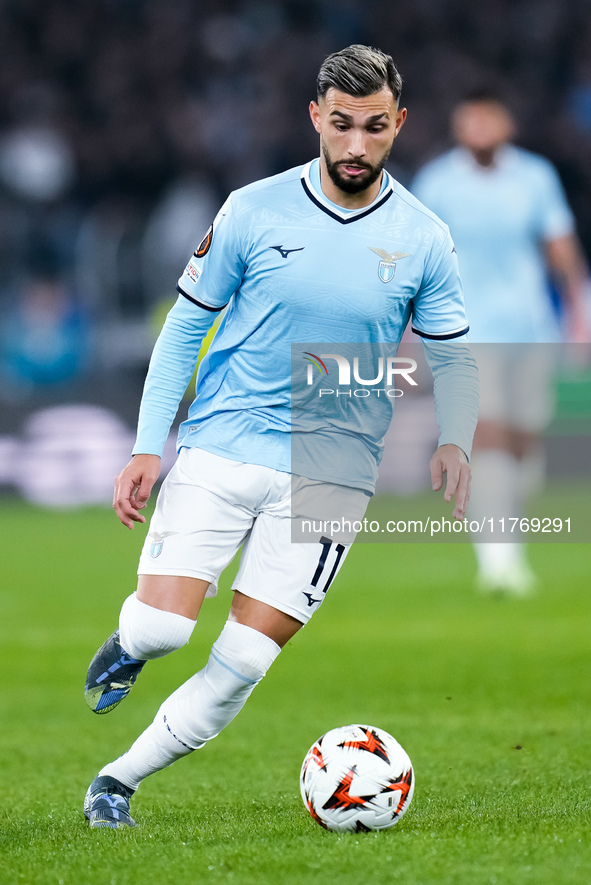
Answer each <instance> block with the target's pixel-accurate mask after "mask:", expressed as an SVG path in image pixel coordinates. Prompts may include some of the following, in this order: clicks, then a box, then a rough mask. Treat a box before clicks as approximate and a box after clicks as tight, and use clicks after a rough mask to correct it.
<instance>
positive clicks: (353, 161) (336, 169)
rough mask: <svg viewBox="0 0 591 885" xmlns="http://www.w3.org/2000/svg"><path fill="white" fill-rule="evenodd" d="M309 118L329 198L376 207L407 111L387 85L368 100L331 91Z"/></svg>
mask: <svg viewBox="0 0 591 885" xmlns="http://www.w3.org/2000/svg"><path fill="white" fill-rule="evenodd" d="M310 116H311V118H312V123H313V124H314V128H315V129H316V131H317V132H318V133H319V134H320V146H321V150H322V155H321V159H320V162H321V173H322V188H323V190H324V192H325V193H326V195H327V196H328V197H329V198H330V199H332V200H333V201H334V202H336V203H338V204H342V205H355V204H356V205H367V204H369V203H371V201H372V200H373V199H375V197H376V196H377V193H378V191H379V187H380V183H381V173H382V169H383V168H384V164H385V163H386V160H387V159H388V157H389V155H390V149H391V147H392V142H393V141H394V139H395V138H396V136H397V135H398V133H399V131H400V128H401V127H402V124H403V123H404V120H405V119H406V108H401V109H398V108H397V106H396V102H395V100H394V96H393V95H392V92H391V91H390V90H389V89H388V88H387V87H386V86H385V87H384V88H383V89H381V90H380V92H374V93H373V94H372V95H367V96H363V97H357V96H354V95H348V94H347V93H345V92H340V91H339V90H338V89H334V88H331V89H329V90H328V92H327V93H326V95H325V96H324V97H323V98H321V99H320V100H319V102H318V103H316V102H315V101H313V102H311V103H310Z"/></svg>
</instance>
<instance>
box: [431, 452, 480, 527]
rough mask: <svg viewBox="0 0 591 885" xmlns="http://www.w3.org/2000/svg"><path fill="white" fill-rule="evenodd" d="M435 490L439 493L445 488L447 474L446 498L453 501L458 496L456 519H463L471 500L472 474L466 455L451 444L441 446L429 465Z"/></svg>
mask: <svg viewBox="0 0 591 885" xmlns="http://www.w3.org/2000/svg"><path fill="white" fill-rule="evenodd" d="M429 466H430V468H431V483H432V485H433V490H434V491H435V492H438V491H439V489H440V488H441V487H442V486H443V474H444V473H445V474H447V481H446V484H445V493H444V496H443V497H444V498H445V500H446V501H451V499H452V498H453V496H454V495H455V496H456V506H455V507H454V511H453V517H454V519H463V518H464V516H465V515H466V507H467V506H468V501H469V500H470V481H471V478H472V473H471V471H470V465H469V464H468V459H467V458H466V455H465V453H464V452H463V451H462V449H460V448H459V447H458V446H454V445H452V444H451V443H449V444H447V445H445V446H439V448H438V449H437V451H436V452H435V454H434V455H433V457H432V458H431V462H430V464H429Z"/></svg>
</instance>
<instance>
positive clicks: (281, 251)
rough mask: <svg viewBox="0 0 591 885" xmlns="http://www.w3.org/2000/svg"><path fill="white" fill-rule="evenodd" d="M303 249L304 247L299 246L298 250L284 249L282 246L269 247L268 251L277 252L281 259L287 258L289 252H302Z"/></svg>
mask: <svg viewBox="0 0 591 885" xmlns="http://www.w3.org/2000/svg"><path fill="white" fill-rule="evenodd" d="M305 248H306V247H305V246H300V247H299V249H284V248H283V246H269V249H275V251H276V252H279V254H280V255H281V257H282V258H287V256H288V255H289V254H290V253H291V252H303V251H304V249H305Z"/></svg>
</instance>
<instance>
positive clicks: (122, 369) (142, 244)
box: [0, 0, 591, 432]
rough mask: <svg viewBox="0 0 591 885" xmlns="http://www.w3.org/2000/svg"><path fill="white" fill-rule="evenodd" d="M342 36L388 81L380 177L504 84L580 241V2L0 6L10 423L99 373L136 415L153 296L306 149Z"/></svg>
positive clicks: (1, 328)
mask: <svg viewBox="0 0 591 885" xmlns="http://www.w3.org/2000/svg"><path fill="white" fill-rule="evenodd" d="M356 42H361V43H369V44H372V45H376V46H379V47H380V48H382V49H384V50H385V51H387V52H389V53H391V54H392V55H393V57H394V59H395V60H396V62H397V64H398V66H399V68H400V71H401V73H402V76H403V78H404V82H405V87H404V93H403V98H404V104H405V105H407V106H408V108H409V118H408V122H407V124H406V126H405V129H404V132H403V135H402V137H401V138H400V139H399V140H398V141H397V143H396V146H395V150H394V152H393V156H392V158H391V171H392V172H393V173H394V174H395V175H396V177H398V178H399V179H400V180H401V181H402V182H403V183H408V181H409V180H410V178H411V176H412V175H413V174H414V172H415V171H416V169H417V168H418V167H419V166H420V165H421V164H422V163H423V162H425V161H426V160H427V159H430V158H431V157H432V156H434V155H435V154H437V153H439V152H441V151H442V150H443V149H445V147H446V146H447V144H448V138H447V117H448V113H449V110H450V107H451V105H452V103H453V102H454V101H455V100H456V99H457V98H458V97H459V96H461V95H462V94H463V93H465V92H466V91H467V90H470V89H473V88H479V87H483V86H486V87H491V86H492V87H494V88H498V90H499V92H500V93H501V94H502V95H503V96H504V97H505V98H506V99H507V100H508V101H509V103H510V104H511V105H512V106H513V108H514V110H515V112H516V114H517V117H518V119H519V121H520V124H521V133H520V142H521V143H522V144H523V145H524V146H526V147H529V148H531V149H533V150H535V151H539V152H541V153H543V154H545V155H546V156H548V157H549V158H550V159H551V160H553V162H554V163H555V164H556V166H557V167H558V170H559V172H560V174H561V176H562V179H563V182H564V185H565V188H566V190H567V194H568V196H569V199H570V201H571V204H572V206H573V209H574V211H575V214H576V216H577V221H578V226H579V233H580V236H581V239H582V241H583V245H584V247H585V249H586V252H587V255H588V256H589V255H591V2H590V0H563V2H561V3H557V2H555V0H479V2H478V3H474V2H473V0H363V2H360V0H172V2H171V0H0V320H1V324H0V415H4V425H6V423H7V422H8V423H10V417H9V416H10V415H11V414H15V412H14V410H15V409H17V412H18V411H19V410H20V409H21V408H22V407H23V404H25V403H26V402H27V401H28V402H29V404H30V403H31V401H34V400H35V399H37V400H39V401H43V402H48V401H50V400H51V399H52V397H54V401H55V402H63V401H65V400H67V399H68V396H69V394H68V391H72V393H71V398H73V399H76V398H77V397H78V399H79V398H80V390H81V389H84V390H88V389H89V387H91V386H93V385H94V388H95V390H94V394H93V396H92V397H91V399H92V401H94V402H97V401H100V400H101V395H100V391H98V387H100V385H101V384H103V385H105V384H106V385H107V387H110V396H111V398H112V397H113V396H115V397H116V395H117V394H118V393H120V392H121V390H122V388H125V386H126V385H132V387H133V395H132V398H131V401H132V402H133V409H135V407H136V405H137V395H138V394H139V385H140V384H141V379H142V377H143V373H144V370H145V367H146V365H147V360H148V357H149V353H150V350H151V346H152V343H153V340H154V337H155V332H154V330H155V327H156V323H157V321H158V318H159V317H161V315H162V314H161V311H162V307H160V308H159V305H162V304H163V303H166V302H167V299H168V301H170V299H172V298H173V297H174V287H175V284H176V280H177V278H178V276H179V275H180V273H181V271H182V269H183V267H184V265H185V263H186V260H187V258H188V256H189V255H190V253H191V252H192V251H193V249H194V248H195V245H196V244H197V243H198V242H199V241H200V239H201V237H202V235H203V233H204V231H205V230H206V228H207V227H208V226H209V224H210V222H211V220H212V218H213V215H214V214H215V212H216V210H217V208H218V206H219V205H220V204H221V202H222V201H223V199H224V198H225V196H226V194H227V193H228V191H229V190H231V189H232V188H235V187H238V186H240V185H242V184H245V183H247V182H249V181H251V180H253V179H256V178H260V177H263V176H265V175H269V174H273V173H275V172H278V171H281V170H282V169H285V168H288V167H289V166H293V165H296V164H298V163H302V162H305V161H306V160H308V159H309V158H310V157H311V156H313V155H315V154H316V152H317V149H318V148H317V136H316V134H315V133H314V131H313V130H312V127H311V125H310V122H309V119H308V113H307V106H308V102H309V100H310V99H311V98H313V97H314V86H315V76H316V72H317V69H318V66H319V64H320V62H321V60H322V59H323V58H324V57H325V56H326V55H327V54H328V53H330V52H332V51H334V50H335V49H339V48H342V47H343V46H346V45H348V44H350V43H356ZM159 310H160V313H159ZM76 385H78V389H76ZM81 385H82V386H81ZM97 386H98V387H97ZM97 391H98V392H97ZM64 397H65V400H64ZM84 399H85V400H86V401H88V400H89V396H85V397H84ZM7 416H8V417H7ZM3 429H4V430H6V429H11V428H7V427H6V426H4V427H3V425H2V420H0V432H2V430H3Z"/></svg>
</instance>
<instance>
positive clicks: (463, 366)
mask: <svg viewBox="0 0 591 885" xmlns="http://www.w3.org/2000/svg"><path fill="white" fill-rule="evenodd" d="M413 331H415V332H416V333H417V334H418V335H419V336H420V337H421V338H422V341H423V347H424V350H425V356H426V359H427V362H428V364H429V367H430V369H431V371H432V373H433V381H434V384H433V390H434V394H435V410H436V417H437V423H438V425H439V430H440V437H439V447H438V449H437V451H436V452H435V454H434V456H433V458H432V459H431V463H430V467H431V480H432V485H433V489H434V490H435V491H438V490H439V489H441V488H442V487H443V484H444V477H445V492H444V497H445V500H446V501H448V502H449V501H451V500H452V498H453V497H454V496H455V499H456V500H455V506H454V511H453V515H454V518H455V519H463V517H464V515H465V512H466V506H467V504H468V499H469V497H470V477H471V473H470V465H469V457H470V452H471V450H472V440H473V437H474V431H475V429H476V422H477V420H478V368H477V366H476V361H475V359H474V357H473V355H472V353H471V351H470V348H469V346H468V344H467V343H466V333H467V331H468V322H467V319H466V313H465V309H464V297H463V292H462V284H461V281H460V277H459V272H458V263H457V255H456V251H455V248H454V245H453V242H452V240H451V237H450V236H449V233H447V234H446V235H445V236H444V237H443V238H442V240H440V242H439V243H438V244H434V248H433V249H432V250H431V254H430V255H429V256H428V257H427V260H426V263H425V271H424V276H423V280H422V283H421V287H420V289H419V291H418V292H417V295H416V296H415V298H414V299H413Z"/></svg>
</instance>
